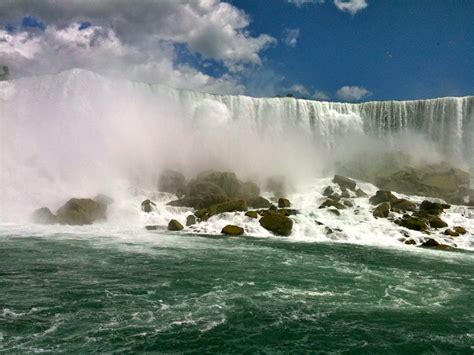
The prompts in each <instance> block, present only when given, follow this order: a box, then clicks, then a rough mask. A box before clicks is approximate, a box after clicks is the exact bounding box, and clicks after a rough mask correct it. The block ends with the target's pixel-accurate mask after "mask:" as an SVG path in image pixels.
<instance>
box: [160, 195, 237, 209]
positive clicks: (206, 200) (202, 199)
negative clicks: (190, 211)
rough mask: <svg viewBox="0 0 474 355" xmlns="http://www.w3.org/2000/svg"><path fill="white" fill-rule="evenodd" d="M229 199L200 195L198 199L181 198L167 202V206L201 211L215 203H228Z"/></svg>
mask: <svg viewBox="0 0 474 355" xmlns="http://www.w3.org/2000/svg"><path fill="white" fill-rule="evenodd" d="M228 200H229V199H228V198H227V197H226V196H224V195H219V194H216V195H213V194H210V195H207V196H206V195H202V196H199V197H188V196H186V197H183V198H181V199H179V200H175V201H171V202H168V204H167V205H168V206H173V207H192V208H194V209H195V210H198V209H201V208H207V207H209V206H212V205H215V204H217V203H223V202H226V201H228Z"/></svg>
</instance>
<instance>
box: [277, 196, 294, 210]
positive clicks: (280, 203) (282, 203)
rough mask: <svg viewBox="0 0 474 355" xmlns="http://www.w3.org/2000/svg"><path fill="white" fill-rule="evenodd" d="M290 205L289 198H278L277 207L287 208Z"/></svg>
mask: <svg viewBox="0 0 474 355" xmlns="http://www.w3.org/2000/svg"><path fill="white" fill-rule="evenodd" d="M290 206H291V203H290V200H288V199H287V198H283V197H280V198H279V199H278V207H279V208H288V207H290Z"/></svg>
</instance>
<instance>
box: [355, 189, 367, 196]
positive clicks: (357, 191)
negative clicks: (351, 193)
mask: <svg viewBox="0 0 474 355" xmlns="http://www.w3.org/2000/svg"><path fill="white" fill-rule="evenodd" d="M355 193H356V196H357V197H367V196H369V195H367V193H365V192H364V191H363V190H361V189H357V190H355Z"/></svg>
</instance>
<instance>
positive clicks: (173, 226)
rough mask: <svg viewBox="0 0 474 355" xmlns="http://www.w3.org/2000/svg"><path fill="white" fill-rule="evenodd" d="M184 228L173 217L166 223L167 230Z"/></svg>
mask: <svg viewBox="0 0 474 355" xmlns="http://www.w3.org/2000/svg"><path fill="white" fill-rule="evenodd" d="M182 229H184V227H183V225H182V224H181V223H179V222H178V221H177V220H175V219H172V220H171V221H170V222H169V223H168V230H169V231H174V232H175V231H180V230H182Z"/></svg>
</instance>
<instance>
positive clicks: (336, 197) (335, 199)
mask: <svg viewBox="0 0 474 355" xmlns="http://www.w3.org/2000/svg"><path fill="white" fill-rule="evenodd" d="M328 199H331V200H333V201H336V202H339V201H340V199H341V196H339V195H338V194H332V195H329V196H328Z"/></svg>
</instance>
